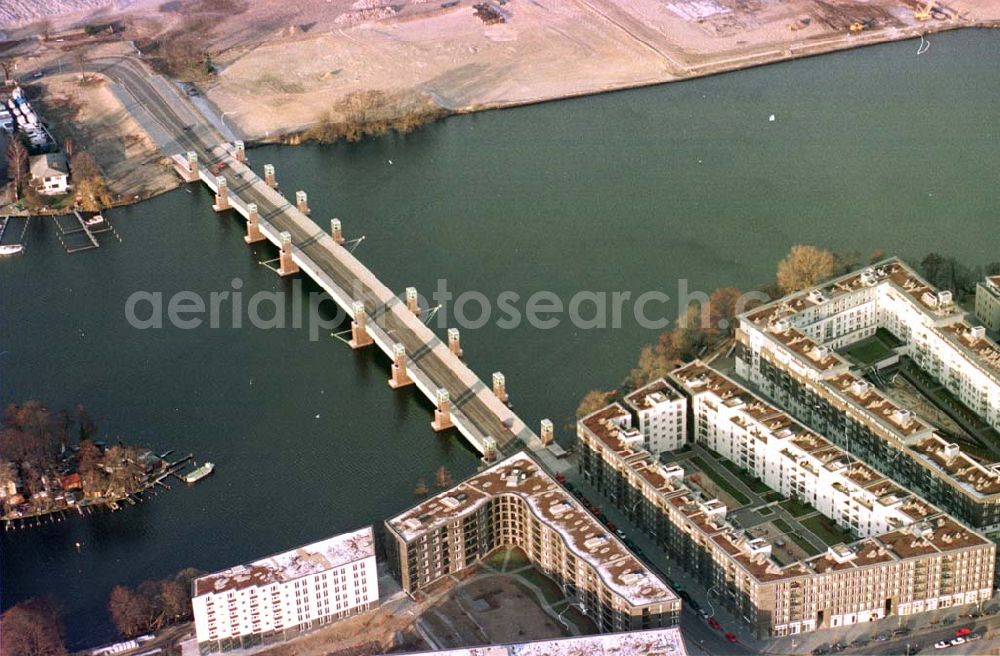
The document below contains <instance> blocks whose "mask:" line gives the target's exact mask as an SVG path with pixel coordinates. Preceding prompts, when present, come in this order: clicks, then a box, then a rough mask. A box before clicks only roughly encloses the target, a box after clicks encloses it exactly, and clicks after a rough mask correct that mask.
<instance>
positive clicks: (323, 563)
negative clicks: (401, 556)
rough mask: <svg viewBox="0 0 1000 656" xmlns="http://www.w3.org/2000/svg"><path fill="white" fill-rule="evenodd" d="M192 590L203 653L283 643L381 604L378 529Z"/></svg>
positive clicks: (200, 582) (201, 582)
mask: <svg viewBox="0 0 1000 656" xmlns="http://www.w3.org/2000/svg"><path fill="white" fill-rule="evenodd" d="M192 587H193V590H192V599H191V606H192V609H193V611H194V624H195V632H196V634H197V637H198V648H199V650H200V652H201V653H202V654H209V653H213V652H220V651H228V650H230V649H240V648H243V649H245V648H248V647H253V646H256V645H261V644H270V643H273V642H280V641H282V640H286V639H288V638H292V637H294V636H296V635H298V634H299V633H301V632H302V631H306V630H309V629H311V628H314V627H318V626H321V625H324V624H329V623H331V622H336V621H337V620H340V619H343V618H345V617H348V616H350V615H355V614H358V613H362V612H364V611H366V610H369V609H371V608H374V607H376V606H377V605H378V598H379V597H378V575H377V573H376V566H375V542H374V537H373V533H372V528H371V527H370V526H369V527H367V528H363V529H360V530H357V531H353V532H351V533H345V534H343V535H337V536H334V537H332V538H329V539H326V540H323V541H321V542H316V543H314V544H309V545H306V546H303V547H298V548H297V549H293V550H292V551H286V552H284V553H280V554H275V555H273V556H269V557H267V558H262V559H261V560H257V561H254V562H252V563H249V564H246V565H237V566H236V567H231V568H229V569H226V570H223V571H221V572H215V573H214V574H208V575H205V576H202V577H199V578H197V579H195V580H194V581H193V583H192Z"/></svg>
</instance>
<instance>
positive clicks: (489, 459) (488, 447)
mask: <svg viewBox="0 0 1000 656" xmlns="http://www.w3.org/2000/svg"><path fill="white" fill-rule="evenodd" d="M498 454H499V452H498V450H497V441H496V440H494V439H493V438H492V437H490V436H489V435H487V436H486V437H484V438H483V462H485V463H486V464H487V465H492V464H493V463H494V462H496V460H497V455H498Z"/></svg>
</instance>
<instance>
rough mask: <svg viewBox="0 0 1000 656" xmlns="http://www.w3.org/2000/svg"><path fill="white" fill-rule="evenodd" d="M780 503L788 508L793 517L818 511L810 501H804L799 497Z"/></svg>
mask: <svg viewBox="0 0 1000 656" xmlns="http://www.w3.org/2000/svg"><path fill="white" fill-rule="evenodd" d="M778 505H779V506H781V507H782V508H784V509H785V510H787V511H788V514H789V515H791V516H792V517H801V516H802V515H808V514H809V513H811V512H815V511H816V509H815V508H813V507H812V506H810V505H809V504H808V503H803V502H801V501H799V500H798V499H786V500H785V501H782V502H781V503H779V504H778Z"/></svg>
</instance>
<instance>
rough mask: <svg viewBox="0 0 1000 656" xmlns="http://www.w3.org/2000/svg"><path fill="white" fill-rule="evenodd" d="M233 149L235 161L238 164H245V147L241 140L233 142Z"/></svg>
mask: <svg viewBox="0 0 1000 656" xmlns="http://www.w3.org/2000/svg"><path fill="white" fill-rule="evenodd" d="M233 149H234V151H235V152H234V153H233V155H234V157H236V161H237V162H239V163H240V164H246V163H247V149H246V146H245V145H244V143H243V142H242V141H237V142H236V143H234V144H233Z"/></svg>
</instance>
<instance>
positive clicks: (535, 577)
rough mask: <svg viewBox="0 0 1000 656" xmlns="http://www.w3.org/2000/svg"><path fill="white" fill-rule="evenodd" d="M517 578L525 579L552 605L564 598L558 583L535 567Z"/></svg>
mask: <svg viewBox="0 0 1000 656" xmlns="http://www.w3.org/2000/svg"><path fill="white" fill-rule="evenodd" d="M517 576H518V578H521V579H524V580H525V581H527V582H529V583H531V584H533V585H534V586H535V587H537V588H538V589H539V590H541V591H542V596H543V597H545V601H547V602H549V603H550V604H554V603H556V602H557V601H559V600H560V599H562V598H563V597H564V595H563V593H562V590H560V589H559V586H558V585H557V584H556V582H555V581H553V580H552V579H550V578H549V577H547V576H545V575H544V574H542V573H541V572H540V571H538V570H537V569H535V568H534V567H532V568H531V569H529V570H525V571H523V572H521V573H520V574H518V575H517Z"/></svg>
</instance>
